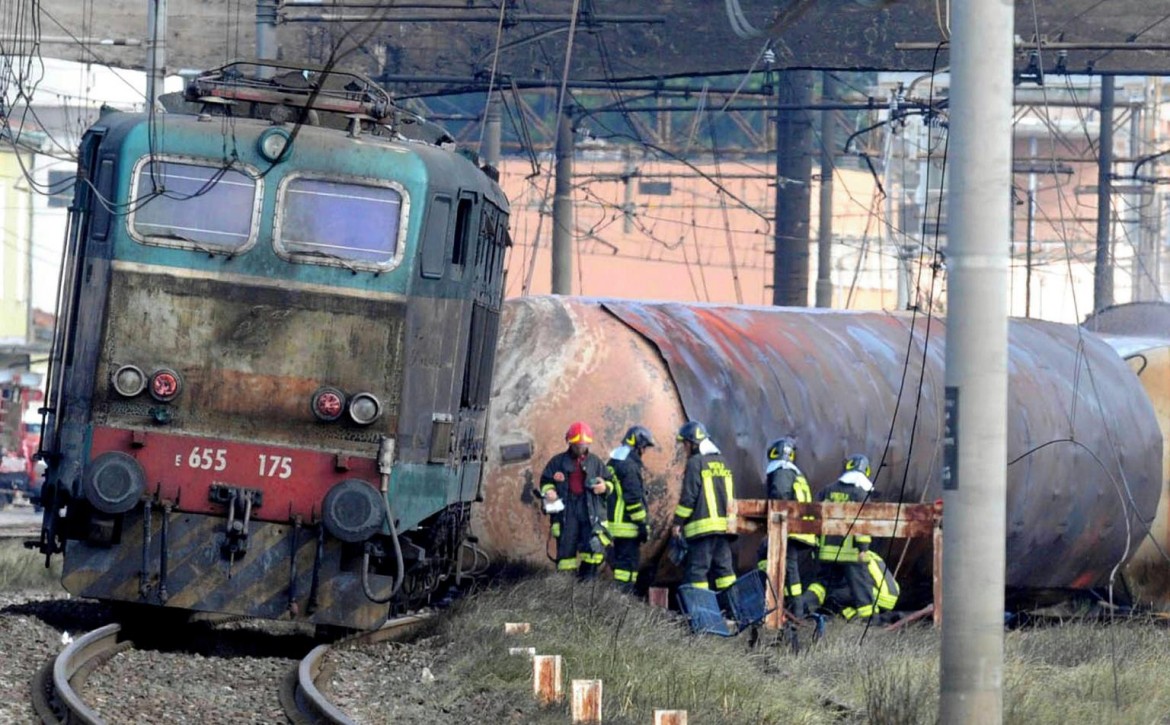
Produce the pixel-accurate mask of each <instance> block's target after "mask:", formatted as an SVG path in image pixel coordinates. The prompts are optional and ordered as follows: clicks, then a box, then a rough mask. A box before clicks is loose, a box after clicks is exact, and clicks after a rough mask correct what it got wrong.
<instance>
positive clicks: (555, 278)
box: [552, 105, 573, 295]
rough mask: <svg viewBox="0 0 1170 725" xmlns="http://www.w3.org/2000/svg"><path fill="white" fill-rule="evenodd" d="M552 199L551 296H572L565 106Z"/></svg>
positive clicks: (569, 128) (569, 126)
mask: <svg viewBox="0 0 1170 725" xmlns="http://www.w3.org/2000/svg"><path fill="white" fill-rule="evenodd" d="M556 177H557V180H556V184H557V186H556V195H555V196H554V197H553V238H552V293H553V294H554V295H571V294H573V113H572V110H571V109H570V108H569V107H568V106H567V105H566V106H565V110H564V112H563V113H562V114H561V122H560V125H559V126H558V127H557V167H556Z"/></svg>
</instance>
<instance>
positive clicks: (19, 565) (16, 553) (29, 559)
mask: <svg viewBox="0 0 1170 725" xmlns="http://www.w3.org/2000/svg"><path fill="white" fill-rule="evenodd" d="M24 589H41V590H59V591H61V592H64V591H65V590H64V589H62V588H61V557H60V556H55V557H53V564H52V566H51V567H50V568H48V569H46V568H45V557H43V556H41V555H40V554H38V553H37V552H35V551H31V550H29V549H26V548H24V545H23V544H22V543H21V541H20V540H19V539H0V591H9V592H10V591H19V590H24Z"/></svg>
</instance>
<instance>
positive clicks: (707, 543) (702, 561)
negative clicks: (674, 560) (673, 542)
mask: <svg viewBox="0 0 1170 725" xmlns="http://www.w3.org/2000/svg"><path fill="white" fill-rule="evenodd" d="M678 441H679V444H680V445H681V446H682V447H683V451H684V453H685V454H686V457H687V464H686V470H685V472H684V473H683V482H682V493H681V494H680V495H679V500H678V507H677V508H675V510H674V527H673V532H674V535H675V536H683V537H684V538H685V539H686V541H687V555H686V561H685V563H684V569H685V574H684V581H685V582H686V583H687V584H690V585H692V586H694V587H696V588H698V589H709V588H710V585H709V582H710V579H712V578H713V579H714V583H715V588H716V589H726V588H727V587H729V586H731V585H732V584H734V583H735V569H734V567H733V565H732V560H731V539H732V535H731V534H729V533H728V528H729V525H730V523H731V521H730V519H729V517H730V516H731V515H732V514H731V511H732V510H733V507H734V504H735V483H734V480H733V479H732V475H731V468H730V466H728V465H727V461H726V460H724V458H723V456H722V454H720V452H719V448H717V447H716V446H715V444H714V443H712V442H711V438H710V437H709V436H708V435H707V429H706V427H704V426H703V424H702V423H700V422H698V421H696V420H690V421H687V422H686V423H684V424H683V426H682V427H681V428H679V430H678Z"/></svg>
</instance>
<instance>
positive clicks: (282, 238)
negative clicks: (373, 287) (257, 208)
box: [276, 177, 405, 271]
mask: <svg viewBox="0 0 1170 725" xmlns="http://www.w3.org/2000/svg"><path fill="white" fill-rule="evenodd" d="M402 201H403V195H402V192H401V191H399V190H398V189H396V188H392V187H390V186H372V185H365V184H353V183H345V182H338V181H326V180H322V179H309V178H303V177H301V178H294V179H291V180H289V181H288V182H287V183H286V184H285V186H284V188H283V189H282V194H281V208H280V211H279V212H278V214H279V221H278V227H279V231H278V232H277V239H276V249H277V252H279V253H280V254H281V255H282V256H285V257H287V258H290V259H292V260H293V261H296V262H307V263H311V264H312V263H319V264H335V265H340V266H346V267H355V268H363V269H371V270H378V271H381V270H386V269H389V268H390V267H391V266H393V264H394V261H395V258H396V256H397V253H398V238H399V232H400V227H401V226H402V223H403V222H404V221H405V215H404V214H403V213H402V206H403V203H402Z"/></svg>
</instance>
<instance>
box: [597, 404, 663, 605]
mask: <svg viewBox="0 0 1170 725" xmlns="http://www.w3.org/2000/svg"><path fill="white" fill-rule="evenodd" d="M653 446H654V436H653V435H651V434H650V431H649V430H648V429H646V428H645V427H643V426H640V425H635V426H633V427H631V428H630V429H629V430H628V431H626V435H625V436H624V437H623V438H622V444H621V445H620V446H618V447H617V448H616V449H614V451H613V452H612V453H610V454H609V462H608V463H607V464H606V465H607V466H609V471H610V481H611V482H612V483H613V493H611V494H610V495H609V499H608V502H609V508H608V510H607V514H608V516H607V517H606V518H607V520H606V524H605V526H606V528H607V529H608V530H609V533H610V535H611V536H613V578H614V581H616V582H617V583H618V586H619V587H620V588H621V589H622V590H624V591H626V592H631V593H632V592H633V591H634V585H635V584H636V583H637V581H638V549H639V547H640V545H641V544H643V543H645V542H646V541H648V540H649V538H650V528H649V524H648V520H647V518H646V492H645V488H644V487H643V485H642V474H643V472H644V471H645V468H646V466H645V465H644V464H643V463H642V456H643V454H645V453H646V450H647V449H648V448H652V447H653Z"/></svg>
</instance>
